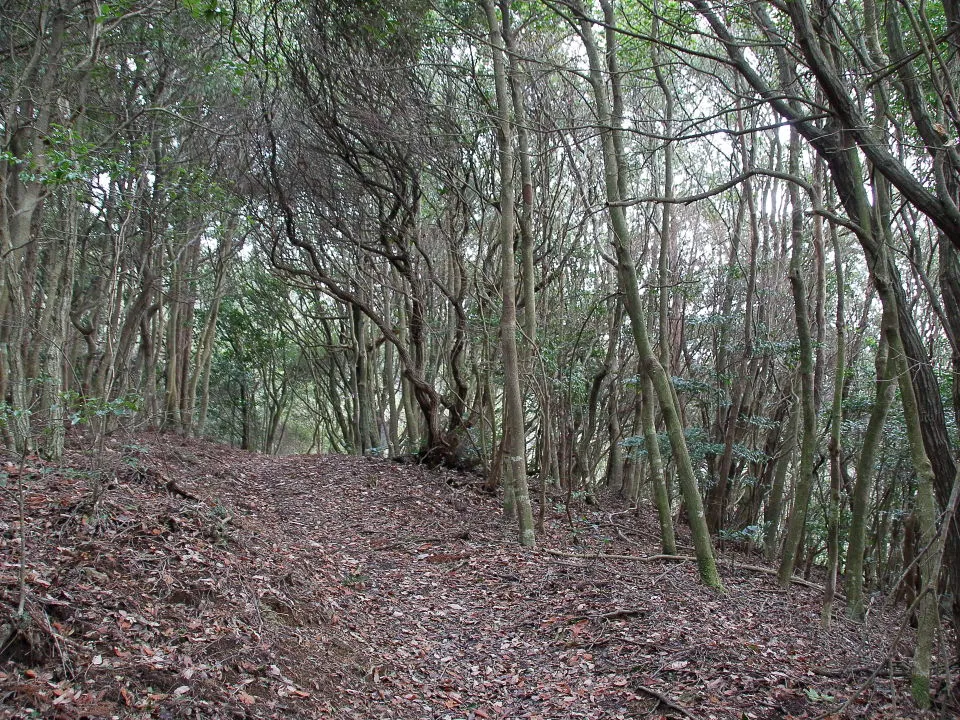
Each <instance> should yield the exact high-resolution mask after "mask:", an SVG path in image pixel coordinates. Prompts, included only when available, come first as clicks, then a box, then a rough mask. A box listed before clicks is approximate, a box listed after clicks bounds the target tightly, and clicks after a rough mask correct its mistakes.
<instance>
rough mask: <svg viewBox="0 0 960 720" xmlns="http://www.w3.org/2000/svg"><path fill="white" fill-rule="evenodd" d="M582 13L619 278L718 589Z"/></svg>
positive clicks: (615, 134) (703, 562) (696, 535)
mask: <svg viewBox="0 0 960 720" xmlns="http://www.w3.org/2000/svg"><path fill="white" fill-rule="evenodd" d="M601 4H602V6H603V8H604V15H605V16H606V17H607V18H608V20H607V24H608V25H611V30H610V32H608V33H607V53H608V63H607V66H608V67H610V68H613V69H614V70H615V67H616V35H615V33H614V32H613V30H612V23H611V20H612V19H613V18H612V15H613V11H612V7H611V6H610V4H609V2H607V1H606V0H603V1H602V3H601ZM577 11H578V15H579V27H578V32H579V34H580V37H581V39H582V41H583V44H584V49H585V51H586V54H587V60H588V62H589V67H590V84H591V86H592V89H593V95H594V101H595V103H596V110H597V120H598V122H599V126H600V136H601V146H602V150H603V167H604V187H605V190H606V197H607V204H608V207H609V218H610V224H611V227H612V229H613V241H614V250H615V254H616V260H617V276H618V279H619V282H620V290H621V292H622V293H623V298H624V300H623V301H624V307H625V308H626V310H627V315H628V316H629V318H630V326H631V329H632V331H633V338H634V342H635V343H636V345H637V353H638V355H639V363H640V369H641V373H642V374H645V375H647V376H649V378H650V380H651V382H652V383H653V387H654V390H655V391H656V394H657V397H658V399H659V402H660V410H661V412H662V414H663V418H664V422H665V424H666V426H667V434H668V436H669V437H670V445H671V447H672V449H673V455H674V460H675V462H676V465H677V476H678V480H679V482H680V487H681V490H682V492H683V498H684V502H685V503H686V505H687V511H688V515H689V518H690V529H691V535H692V539H693V545H694V551H695V554H696V557H697V567H698V569H699V572H700V579H701V581H702V582H703V583H704V584H705V585H707V586H709V587H714V588H722V584H721V582H720V576H719V574H718V573H717V566H716V561H715V560H714V555H713V546H712V544H711V541H710V533H709V531H708V529H707V523H706V518H705V516H704V512H703V500H702V498H701V497H700V490H699V488H698V487H697V479H696V476H695V475H694V472H693V464H692V463H691V461H690V454H689V452H688V450H687V443H686V438H685V437H684V433H683V425H682V423H681V420H680V414H679V411H678V408H677V405H676V403H675V401H674V395H673V388H672V385H671V381H670V377H669V376H668V375H667V373H666V372H665V371H664V369H663V366H662V365H661V364H660V363H659V361H658V360H657V358H656V356H655V355H654V352H653V347H652V345H651V343H650V339H649V337H648V335H647V327H646V314H645V312H644V309H643V299H642V298H641V296H640V286H639V281H638V279H637V269H636V264H635V262H634V259H633V254H632V252H631V249H630V232H629V228H628V225H627V218H626V213H625V210H624V206H623V203H622V200H623V197H622V194H621V187H622V186H621V183H622V182H623V180H622V179H621V177H622V176H621V172H622V168H623V166H624V164H625V163H624V159H623V158H624V154H623V150H622V148H621V147H618V146H619V145H620V137H619V136H620V133H619V131H618V130H617V128H619V126H620V118H619V117H616V118H615V117H613V116H612V115H611V112H610V105H609V102H608V99H607V88H606V83H605V82H604V78H603V67H604V66H603V63H602V62H601V60H600V53H599V51H598V49H597V43H596V39H595V38H594V35H593V25H592V23H591V22H590V20H589V19H588V18H587V17H586V15H585V14H584V13H583V11H582V8H579V6H578V8H577ZM611 80H612V84H611V87H612V89H613V94H614V97H617V96H618V93H619V84H618V83H617V74H616V72H613V73H612V78H611Z"/></svg>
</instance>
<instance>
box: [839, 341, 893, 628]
mask: <svg viewBox="0 0 960 720" xmlns="http://www.w3.org/2000/svg"><path fill="white" fill-rule="evenodd" d="M876 369H877V382H876V392H875V394H874V400H873V407H872V408H871V409H870V417H869V419H868V420H867V429H866V430H865V431H864V434H863V441H862V444H861V446H860V456H859V458H858V459H857V479H856V481H855V482H854V485H853V496H852V497H851V498H850V529H849V530H848V531H847V567H846V583H845V587H844V589H845V591H846V595H847V616H848V617H849V618H851V619H853V620H857V621H862V620H863V616H864V606H863V582H864V576H863V564H864V552H865V548H866V520H867V512H868V510H869V505H870V502H869V501H870V490H871V486H872V484H873V476H874V465H875V464H876V457H877V450H878V449H879V448H880V443H881V440H882V439H883V425H884V422H885V420H886V418H887V411H888V410H889V409H890V405H891V403H892V402H893V391H894V388H895V385H894V383H893V382H892V380H893V377H894V373H895V367H894V361H893V360H892V359H891V358H890V354H889V344H888V342H887V336H886V334H881V336H880V342H879V344H878V346H877V357H876Z"/></svg>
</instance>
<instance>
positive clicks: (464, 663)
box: [0, 434, 925, 720]
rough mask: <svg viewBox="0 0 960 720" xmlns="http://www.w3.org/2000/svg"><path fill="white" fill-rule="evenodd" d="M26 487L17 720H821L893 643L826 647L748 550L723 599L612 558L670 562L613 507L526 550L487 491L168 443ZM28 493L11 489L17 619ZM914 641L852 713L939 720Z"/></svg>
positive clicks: (361, 465) (733, 567) (652, 533)
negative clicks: (923, 699) (912, 686)
mask: <svg viewBox="0 0 960 720" xmlns="http://www.w3.org/2000/svg"><path fill="white" fill-rule="evenodd" d="M6 472H7V473H8V474H11V473H13V472H14V471H13V470H12V469H11V466H8V467H7V470H6ZM25 472H26V475H25V476H24V483H25V485H24V486H25V490H26V494H25V506H26V508H27V511H28V512H27V521H28V527H27V533H26V534H27V537H28V541H29V557H28V561H29V562H28V565H29V567H28V570H29V572H28V574H27V583H28V590H29V594H28V595H29V601H28V603H27V614H28V616H29V618H30V623H31V629H30V633H32V634H31V635H30V636H28V637H27V636H25V637H24V638H22V640H24V642H19V643H18V644H13V645H10V646H8V647H5V648H3V649H2V650H0V718H3V719H4V720H6V719H7V718H10V719H11V720H12V719H13V718H23V717H49V718H57V720H82V719H83V718H114V717H117V718H124V719H126V718H130V719H134V718H135V719H136V720H147V719H148V718H149V719H151V720H152V719H160V720H178V719H180V718H191V719H194V718H237V719H238V720H239V719H241V718H251V719H252V718H257V719H262V720H268V719H270V720H280V719H283V720H289V719H291V718H292V719H298V720H299V719H302V720H326V719H330V720H341V719H343V720H370V719H376V718H397V719H404V720H415V719H416V720H419V719H421V718H427V719H436V720H475V719H477V718H479V719H480V720H490V719H492V718H499V719H503V720H506V719H510V720H515V719H519V718H528V719H530V720H536V719H540V720H567V719H572V718H588V719H590V718H593V719H596V720H599V719H600V718H603V719H605V720H606V719H610V720H616V719H617V718H636V717H652V718H661V717H673V718H678V717H687V718H695V719H696V720H710V719H717V720H721V719H722V720H727V719H728V718H729V719H731V720H734V719H735V720H743V719H744V718H746V719H747V720H765V719H768V720H785V719H786V718H815V717H820V716H823V715H824V714H826V713H830V712H834V711H836V709H837V708H838V706H839V704H840V703H841V702H842V701H843V700H845V699H847V698H849V697H850V696H851V694H852V693H854V691H855V690H856V689H857V688H858V687H859V685H860V684H861V682H862V681H863V680H864V679H865V678H866V677H867V676H868V675H869V673H870V671H871V670H873V669H874V668H875V667H877V666H878V665H879V664H880V663H881V662H882V661H883V660H884V659H885V658H886V656H887V653H888V651H889V648H890V642H891V640H890V639H891V638H892V637H894V636H895V635H896V632H897V625H896V623H897V621H898V618H897V617H896V616H895V615H892V616H890V617H889V618H885V619H884V621H883V622H880V620H879V619H874V620H873V624H872V625H871V626H870V627H868V628H863V627H859V626H854V625H851V624H848V623H847V622H845V621H843V620H842V619H839V618H838V619H837V620H836V621H835V622H834V624H833V627H832V628H831V630H829V631H824V630H822V629H821V627H820V622H819V613H820V598H819V594H818V593H817V592H816V591H815V590H813V589H810V588H803V587H798V588H794V589H793V590H792V591H791V592H790V594H789V595H787V594H784V593H781V592H779V591H777V590H776V588H775V587H774V585H773V583H772V580H771V578H770V577H769V576H767V575H763V574H758V573H756V572H753V571H750V570H746V569H744V568H743V567H742V565H743V564H744V563H745V562H752V563H756V562H757V560H756V558H753V557H747V556H734V555H731V554H730V553H727V555H726V556H724V559H723V561H722V567H721V574H722V576H723V581H724V584H725V586H726V589H727V594H726V595H718V594H716V593H714V592H712V591H709V590H706V589H704V588H703V587H702V586H701V585H700V584H699V582H698V581H697V576H696V570H695V567H694V566H693V564H692V563H673V562H663V561H657V560H653V561H643V562H641V561H633V560H619V559H615V558H613V557H609V556H612V555H633V556H638V555H652V554H655V553H656V552H657V549H658V548H657V542H656V532H657V530H656V526H655V523H654V522H653V519H654V515H653V513H652V511H649V512H647V511H644V512H642V513H641V517H639V518H638V517H636V516H634V515H632V514H627V513H625V512H622V510H621V509H620V507H619V501H618V500H617V499H616V498H614V497H611V498H608V499H607V500H606V503H607V504H606V505H605V506H603V507H596V506H586V505H582V504H577V505H575V506H573V507H572V508H571V511H572V517H573V526H572V527H571V526H570V524H569V523H568V519H567V514H566V512H565V510H564V508H563V506H562V502H561V500H557V501H551V503H552V504H551V506H550V507H549V509H548V512H547V531H546V533H544V534H543V535H542V536H541V537H540V539H539V540H540V543H541V547H540V548H539V549H537V550H535V551H521V550H520V548H519V547H518V545H517V544H516V543H515V542H514V529H513V525H512V524H511V523H508V522H506V521H504V520H503V519H502V518H501V513H500V510H499V507H498V504H497V500H496V498H494V497H491V496H489V495H486V494H483V493H482V492H479V491H478V490H477V489H476V487H475V485H476V479H475V478H470V477H467V476H463V475H459V474H456V473H445V472H436V471H430V470H427V469H425V468H421V467H418V466H414V465H400V464H395V463H391V462H387V461H382V460H372V459H364V458H355V457H335V456H328V457H317V456H310V457H307V456H302V457H287V458H271V457H264V456H260V455H253V454H249V453H243V452H240V451H236V450H232V449H230V448H227V447H224V446H220V445H213V444H210V443H205V442H202V441H198V440H190V439H185V438H179V437H175V436H166V435H156V434H152V435H144V436H142V437H140V436H138V437H136V438H133V439H130V438H126V439H123V440H119V439H118V440H117V441H116V442H114V443H112V444H111V445H110V446H109V447H108V449H107V456H106V457H100V458H93V457H92V456H90V455H89V454H88V453H83V452H73V453H72V454H71V455H70V456H69V457H68V459H67V462H65V463H63V464H60V465H58V466H55V467H54V466H46V465H44V464H43V463H42V462H41V461H37V462H36V463H35V464H33V465H31V466H29V467H27V468H26V469H25ZM94 476H100V477H105V478H107V479H108V481H109V482H108V485H107V489H108V492H107V493H106V494H105V496H104V500H103V502H102V504H101V505H100V506H99V507H98V509H97V512H96V513H93V514H91V513H90V512H89V510H88V509H86V508H87V505H86V501H87V498H89V492H90V485H89V478H91V477H94ZM11 477H12V475H11ZM15 497H16V496H15V494H14V493H10V492H6V493H0V512H2V522H3V523H4V524H3V525H2V526H0V530H2V531H3V532H0V555H2V556H0V560H2V563H0V627H3V626H4V625H7V626H9V625H10V623H11V622H13V617H12V615H11V612H12V608H15V607H16V604H17V599H18V588H17V573H16V568H17V562H18V557H19V551H18V544H17V543H18V537H19V536H18V533H16V532H13V531H12V530H11V528H12V522H11V519H12V518H15V517H17V515H16V513H17V506H16V502H15ZM680 536H681V537H680V540H681V542H682V541H683V540H684V537H683V532H682V529H681V532H680ZM545 549H554V550H562V551H565V552H567V553H570V554H579V555H585V556H589V557H587V558H583V557H581V558H572V557H556V556H553V555H550V554H548V553H547V552H545ZM735 559H736V564H735V563H734V560H735ZM905 638H906V640H908V639H909V637H908V636H905ZM906 640H905V641H904V642H903V644H902V646H901V647H899V648H897V650H896V651H893V652H892V653H891V657H892V668H893V679H892V680H891V679H890V678H889V677H886V676H883V677H881V678H879V679H878V680H877V682H876V683H875V684H874V685H873V686H872V687H871V688H870V689H869V691H868V692H865V693H863V694H862V695H861V696H860V697H859V698H858V699H857V700H856V701H855V702H852V703H851V704H850V706H849V708H848V709H847V711H846V712H845V714H844V717H861V718H887V719H890V720H892V719H893V718H921V717H925V716H924V715H923V714H921V713H919V712H917V711H915V710H913V709H912V707H911V706H910V705H909V704H908V700H907V693H906V687H905V680H904V678H903V669H904V667H905V662H906V660H907V658H908V653H909V650H910V648H909V644H908V643H907V642H906Z"/></svg>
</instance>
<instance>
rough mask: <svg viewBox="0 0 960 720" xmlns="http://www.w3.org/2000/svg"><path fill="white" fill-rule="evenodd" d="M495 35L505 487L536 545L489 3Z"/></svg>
mask: <svg viewBox="0 0 960 720" xmlns="http://www.w3.org/2000/svg"><path fill="white" fill-rule="evenodd" d="M483 7H484V11H485V12H486V16H487V24H488V26H489V29H490V47H491V50H492V53H493V68H494V82H495V84H496V95H497V114H498V132H497V145H498V150H499V152H498V154H499V157H500V246H501V247H500V253H501V292H502V294H503V311H502V313H501V315H500V344H501V349H502V352H503V384H504V433H503V438H504V469H505V473H504V475H505V483H506V484H507V485H508V486H509V490H508V492H509V491H512V493H513V495H514V497H515V500H516V510H517V521H518V523H519V533H520V544H521V545H523V546H524V547H533V546H534V544H535V536H534V527H533V512H532V509H531V506H530V492H529V488H528V487H527V462H526V452H527V450H526V428H525V422H524V411H523V395H522V393H521V390H520V357H519V353H518V351H517V299H516V289H517V283H516V267H515V265H516V262H515V259H514V252H513V226H514V193H513V123H512V122H511V119H510V95H509V92H508V88H507V73H506V68H505V67H504V61H503V39H502V37H501V32H500V31H499V30H498V23H497V14H496V10H495V9H494V6H493V0H483ZM509 14H510V9H509V5H507V4H506V3H502V4H501V22H502V23H503V31H504V33H505V34H506V33H509Z"/></svg>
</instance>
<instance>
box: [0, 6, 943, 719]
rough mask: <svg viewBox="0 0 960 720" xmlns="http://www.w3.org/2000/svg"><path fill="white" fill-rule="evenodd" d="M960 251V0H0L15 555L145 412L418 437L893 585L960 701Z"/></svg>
mask: <svg viewBox="0 0 960 720" xmlns="http://www.w3.org/2000/svg"><path fill="white" fill-rule="evenodd" d="M958 258H960V2H958V0H927V1H925V2H920V3H917V2H913V0H885V2H877V1H876V0H840V1H838V2H826V1H825V0H768V1H766V2H764V1H760V0H744V1H742V2H735V1H733V0H639V1H636V0H540V1H535V0H534V1H528V0H513V1H512V2H511V1H510V0H477V1H476V2H472V1H469V0H397V1H396V2H383V1H382V0H313V1H312V2H309V3H302V2H295V1H294V0H4V2H3V4H2V7H0V440H2V444H3V446H4V448H5V453H6V455H5V457H6V458H8V461H7V464H6V466H5V467H6V468H7V470H6V471H4V472H3V473H2V475H3V485H4V487H5V490H4V492H7V493H8V495H9V498H10V502H9V504H5V505H4V507H5V508H9V509H10V512H12V513H13V515H10V514H9V513H6V511H5V516H4V517H3V520H4V528H6V529H5V530H4V532H6V533H7V537H9V543H6V544H4V546H3V547H4V550H3V553H4V562H5V563H6V565H8V566H9V567H15V566H16V565H17V564H18V563H19V564H20V568H21V569H20V585H21V587H22V586H24V585H25V580H24V578H25V574H24V573H25V570H24V567H25V565H26V564H27V563H28V560H27V559H25V558H26V552H25V550H24V548H25V540H24V537H23V534H22V528H23V527H24V526H25V523H26V522H27V520H26V517H25V513H27V512H28V511H29V507H30V503H29V502H28V503H25V502H24V487H23V485H24V478H25V477H26V476H27V475H28V474H29V472H27V467H28V466H31V464H32V466H33V467H39V465H40V464H43V463H46V464H47V465H45V466H50V467H52V466H54V465H55V464H57V463H65V462H66V459H67V458H69V457H70V453H71V449H77V448H82V449H84V450H85V451H86V452H88V453H89V454H91V455H92V456H97V455H98V454H99V455H105V454H109V452H112V451H111V450H110V448H111V447H112V445H111V443H113V442H114V439H115V438H118V437H124V436H125V434H127V435H129V434H131V433H136V432H140V431H145V430H150V431H162V432H165V433H170V434H171V435H172V436H177V437H182V438H185V439H207V440H213V441H218V442H220V443H226V444H229V445H230V446H233V447H234V448H236V449H238V450H244V451H253V452H256V453H259V454H262V455H263V456H270V457H273V456H288V455H312V454H318V455H355V456H365V457H368V458H381V459H386V458H394V459H397V460H398V461H403V462H404V463H406V464H410V465H421V466H426V467H429V468H437V469H438V472H451V471H460V472H465V473H470V474H472V475H475V476H476V477H477V478H479V481H478V487H479V489H480V490H481V491H483V492H486V493H499V497H500V506H499V513H501V514H502V517H504V518H506V519H507V520H508V521H509V522H510V523H511V524H512V528H513V530H512V537H513V540H514V542H515V543H517V544H518V545H519V546H520V547H521V548H527V551H528V552H533V549H534V548H536V547H537V546H538V545H539V544H540V543H541V541H542V540H543V539H545V538H547V537H548V536H549V535H550V530H549V528H550V527H552V526H551V518H552V517H553V516H554V515H555V514H556V513H555V508H556V507H561V508H566V510H565V512H566V514H567V516H568V517H570V518H571V520H570V524H571V525H572V524H573V519H572V517H573V516H572V514H571V508H583V509H587V510H589V508H595V507H615V508H618V509H620V510H625V511H629V514H634V515H636V516H637V517H640V516H647V517H649V518H650V519H651V521H652V522H654V523H655V526H656V528H657V530H658V535H657V539H656V544H657V546H658V550H659V552H660V553H661V554H662V556H664V557H673V556H676V557H680V556H681V555H688V556H690V557H692V558H694V562H695V565H694V567H695V568H696V574H697V577H698V578H699V582H700V583H701V584H702V585H703V586H705V587H706V588H708V589H710V588H712V589H713V591H714V592H715V593H717V594H719V595H720V596H722V594H723V593H724V592H725V587H724V582H723V581H722V579H721V573H720V571H719V570H718V566H719V564H720V562H719V560H718V548H721V549H722V548H725V547H728V546H729V547H732V548H737V549H738V551H743V552H745V553H747V555H749V556H752V557H753V558H754V560H753V561H752V562H764V563H766V564H768V565H769V567H770V568H772V570H771V572H772V574H773V577H772V579H771V581H772V582H773V583H775V584H776V586H777V587H778V588H779V589H780V590H788V589H790V588H791V586H792V585H795V584H796V581H798V580H799V581H802V582H810V581H815V582H816V584H817V586H818V587H820V586H822V592H821V593H820V595H821V598H820V603H821V608H820V612H821V616H822V620H821V622H822V623H823V626H824V627H825V628H828V627H830V625H831V623H848V622H851V623H855V624H859V623H863V622H864V619H865V618H867V617H868V616H869V615H870V613H871V611H872V609H873V608H874V607H875V605H876V604H877V603H883V602H893V603H897V604H899V607H900V608H901V610H902V616H903V618H904V620H903V622H904V624H906V625H907V626H909V625H911V624H912V625H913V628H915V630H914V629H913V628H911V629H910V630H909V632H910V633H913V634H912V635H911V637H912V638H913V640H912V641H911V653H912V657H911V659H910V664H909V670H908V672H907V674H908V676H909V680H908V684H909V692H910V693H911V694H912V698H913V702H914V703H915V704H916V706H917V707H919V708H921V709H923V708H928V707H930V706H931V703H938V704H939V705H938V706H939V707H944V708H945V707H947V704H949V702H948V700H945V699H944V693H943V692H941V691H935V689H936V688H939V687H940V686H941V685H944V684H945V685H946V686H947V688H948V691H949V686H950V684H951V682H953V681H952V680H951V678H952V677H955V675H956V671H957V662H958V659H960V640H958V639H957V638H958V630H960V521H958V520H957V519H956V515H955V510H956V505H957V502H958V496H960V475H958V464H957V463H958V449H960V438H958V428H957V425H958V422H957V421H958V415H960V383H958V373H960V259H958ZM125 447H126V446H125ZM11 468H13V469H11ZM16 468H19V470H16ZM88 475H89V478H88V482H87V485H86V486H85V487H86V489H85V495H84V499H83V502H84V503H86V505H85V507H87V508H88V510H89V508H94V510H89V511H88V510H85V511H84V512H86V513H87V515H86V516H88V517H91V518H95V517H97V512H98V510H96V509H97V508H100V507H103V506H104V504H109V496H110V493H111V484H110V482H107V481H106V480H104V477H105V475H104V473H99V472H91V473H88ZM85 477H87V475H85ZM169 482H170V483H173V485H172V486H170V485H168V489H170V490H172V491H177V490H180V492H181V494H183V493H186V494H185V495H183V497H186V498H191V497H193V495H192V494H191V492H190V491H183V490H182V488H181V487H180V486H179V485H177V483H176V481H174V480H170V481H169ZM344 492H346V490H345V491H344ZM18 493H19V496H18ZM18 498H19V499H18ZM51 502H52V501H51ZM25 508H26V509H25ZM17 513H19V514H17ZM8 515H9V516H8ZM93 524H94V525H96V522H95V521H93ZM18 527H19V528H21V534H20V536H19V539H17V530H16V528H18ZM11 528H13V529H11ZM87 531H89V532H96V527H93V528H92V529H91V528H89V527H88V528H87ZM678 533H679V534H680V535H682V542H681V538H680V535H678ZM18 547H19V548H20V552H19V556H18V552H17V548H18ZM598 552H599V551H598ZM721 552H722V550H721ZM20 595H21V600H20V603H19V608H16V606H17V602H16V600H14V601H13V603H12V605H13V607H12V608H8V609H9V610H11V612H14V614H16V613H19V614H20V615H23V613H24V600H23V599H22V598H23V593H20ZM2 627H3V628H9V627H12V626H9V625H3V626H2ZM11 633H12V631H8V632H4V631H3V629H2V628H0V640H2V641H3V642H4V643H5V642H6V641H7V640H9V639H10V637H11ZM0 644H3V643H0ZM0 655H2V651H0ZM938 692H939V695H938V694H937V693H938ZM947 695H949V692H947ZM944 703H946V704H944ZM944 712H946V710H944ZM945 716H946V715H944V717H945Z"/></svg>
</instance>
